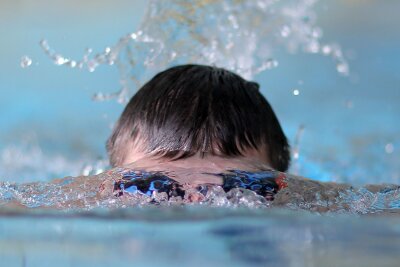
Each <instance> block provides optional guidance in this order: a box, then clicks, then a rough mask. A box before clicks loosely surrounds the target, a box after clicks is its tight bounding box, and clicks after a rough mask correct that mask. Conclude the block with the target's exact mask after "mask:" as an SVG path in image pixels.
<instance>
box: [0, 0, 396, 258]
mask: <svg viewBox="0 0 400 267" xmlns="http://www.w3.org/2000/svg"><path fill="white" fill-rule="evenodd" d="M399 8H400V3H399V2H398V1H385V3H383V2H379V1H347V0H340V1H335V3H327V2H326V1H317V0H301V1H294V0H293V1H292V0H282V1H272V0H271V1H270V0H260V1H231V0H219V1H205V0H204V1H202V0H197V1H195V0H191V1H180V0H171V1H160V0H152V1H134V3H133V2H132V1H127V0H126V1H125V0H121V1H118V3H116V2H115V1H109V0H97V1H94V0H93V1H92V0H89V1H85V2H84V3H82V2H78V1H76V0H70V1H61V2H58V3H56V4H55V3H53V2H52V1H48V0H44V1H41V2H38V3H31V2H30V1H18V2H2V3H1V4H0V15H1V16H0V18H1V20H2V23H0V25H1V26H0V34H1V36H2V44H1V49H0V55H1V58H2V60H1V62H0V93H1V97H0V122H1V123H0V247H1V248H0V260H1V262H2V263H1V264H5V266H64V265H65V266H109V265H111V264H116V265H117V266H125V265H132V264H136V265H138V266H142V265H144V264H146V265H151V266H172V265H173V266H176V265H182V266H185V265H186V266H200V265H205V264H207V265H212V266H398V261H399V260H400V258H399V256H398V251H399V249H400V238H399V232H400V228H399V225H400V224H399V222H400V217H399V216H398V215H399V211H400V201H399V199H400V193H399V192H400V190H399V188H398V186H397V185H399V184H400V141H399V136H400V135H399V134H400V126H399V123H398V118H399V115H400V105H398V102H399V100H400V88H399V85H400V73H399V72H398V71H397V70H398V69H399V68H400V54H399V53H398V47H399V46H400V34H399V30H398V26H397V25H399V23H400V17H399V16H397V13H396V12H397V10H399ZM9 25H11V26H9ZM187 62H194V63H203V64H215V65H218V66H222V67H226V68H228V69H231V70H234V71H236V72H238V73H240V74H241V75H243V76H245V77H246V78H249V79H253V80H255V81H257V82H258V83H260V85H261V91H262V93H263V94H264V95H265V96H266V97H267V99H268V100H269V102H270V103H271V105H272V106H273V108H274V110H275V111H276V113H277V116H278V118H279V119H280V121H281V124H282V126H283V128H284V131H285V133H286V134H287V136H288V138H289V140H290V143H291V146H292V158H293V161H292V166H291V169H290V170H289V173H292V174H295V175H300V176H303V177H308V178H311V179H313V180H314V181H311V180H303V179H302V178H293V179H292V178H291V177H292V176H290V175H289V180H290V184H291V185H292V187H290V188H289V189H284V190H282V191H281V192H280V193H278V194H277V195H276V198H275V200H274V201H275V202H270V201H265V199H263V198H260V197H259V196H258V195H256V194H252V191H246V190H242V191H241V190H236V191H234V192H223V191H221V190H220V189H218V188H217V187H216V188H215V190H214V191H212V190H211V193H213V194H209V195H207V196H206V201H204V203H201V204H193V203H189V204H188V203H181V202H178V203H172V204H171V203H170V202H168V201H165V200H160V199H161V198H158V200H159V201H158V202H157V203H154V201H153V200H152V197H154V196H141V197H139V198H127V199H122V198H113V197H108V198H104V199H101V201H97V202H96V201H93V200H96V197H97V196H96V194H97V191H98V188H99V187H98V184H96V183H91V181H99V179H98V178H99V177H100V178H101V177H103V176H104V174H100V175H99V176H93V175H95V174H99V173H102V172H103V171H105V170H106V169H108V168H109V166H108V161H107V157H106V153H105V147H104V143H105V140H106V139H107V137H108V135H109V134H110V132H111V129H112V126H113V123H114V122H115V121H116V119H117V118H118V116H119V114H120V112H121V111H122V109H123V106H124V103H126V100H127V99H128V98H129V97H130V96H131V95H132V94H133V93H134V92H135V90H137V88H138V87H140V85H141V84H142V83H143V82H144V81H146V80H147V79H148V78H149V77H151V76H152V75H154V74H155V73H156V72H158V71H160V70H162V69H164V68H166V67H167V66H171V65H174V64H180V63H187ZM78 175H84V176H80V177H78V178H76V179H74V178H65V179H61V180H57V182H53V183H52V182H51V181H52V180H53V179H54V178H62V177H65V176H78ZM86 175H91V176H86ZM74 181H75V182H77V184H79V188H76V187H69V185H70V184H74V183H73V182H74ZM319 182H332V183H327V184H321V183H319ZM337 183H347V184H346V185H342V184H337ZM366 184H375V185H372V186H367V185H366ZM71 188H72V189H74V190H71ZM75 189H76V190H75ZM285 190H286V191H285ZM287 192H289V193H290V194H288V195H289V197H286V195H285V194H286V193H287ZM135 201H137V202H135ZM71 203H72V204H71ZM75 204H76V205H75ZM27 207H28V208H27ZM1 264H0V265H1Z"/></svg>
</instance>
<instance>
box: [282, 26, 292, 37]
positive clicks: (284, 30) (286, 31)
mask: <svg viewBox="0 0 400 267" xmlns="http://www.w3.org/2000/svg"><path fill="white" fill-rule="evenodd" d="M291 32H292V30H291V29H290V28H289V26H287V25H285V26H283V28H282V30H281V35H282V37H285V38H286V37H288V36H289V35H290V33H291Z"/></svg>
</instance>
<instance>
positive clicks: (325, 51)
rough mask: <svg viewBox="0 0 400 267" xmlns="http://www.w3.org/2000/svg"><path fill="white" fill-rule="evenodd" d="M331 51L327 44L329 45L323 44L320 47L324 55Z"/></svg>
mask: <svg viewBox="0 0 400 267" xmlns="http://www.w3.org/2000/svg"><path fill="white" fill-rule="evenodd" d="M331 52H332V48H331V47H330V46H329V45H324V46H323V47H322V53H323V54H324V55H326V56H327V55H329V54H330V53H331Z"/></svg>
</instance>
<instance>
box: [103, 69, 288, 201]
mask: <svg viewBox="0 0 400 267" xmlns="http://www.w3.org/2000/svg"><path fill="white" fill-rule="evenodd" d="M107 151H108V155H109V159H110V163H111V165H112V167H114V168H116V169H115V170H119V171H118V172H119V173H120V174H121V180H119V181H114V189H113V190H114V193H115V194H116V195H122V194H123V192H125V193H126V192H129V188H130V189H131V190H132V188H134V191H135V190H139V189H138V188H139V187H140V188H142V189H141V190H139V191H140V192H142V193H146V194H151V192H153V191H154V190H155V191H159V190H167V189H168V190H170V191H168V192H170V194H178V195H179V192H183V191H184V190H183V189H179V187H178V186H177V184H179V185H183V186H187V187H189V188H190V187H193V186H196V187H198V186H201V185H207V184H220V185H223V187H224V188H225V187H226V190H228V187H229V188H231V187H244V188H248V189H254V190H255V188H251V184H252V182H251V180H252V179H253V180H252V181H259V180H260V179H263V175H262V174H263V173H264V176H265V177H270V178H274V179H275V178H277V177H280V174H279V173H280V172H285V171H287V169H288V167H289V163H290V151H289V145H288V141H287V138H286V136H285V134H284V132H283V130H282V128H281V126H280V124H279V121H278V119H277V117H276V115H275V113H274V111H273V109H272V108H271V106H270V104H269V103H268V101H267V100H266V99H265V97H264V96H263V95H262V94H261V93H260V90H259V85H258V84H257V83H255V82H252V81H247V80H245V79H243V78H242V77H240V76H239V75H237V74H235V73H233V72H230V71H228V70H225V69H222V68H217V67H212V66H203V65H181V66H176V67H172V68H170V69H167V70H165V71H163V72H160V73H158V74H157V75H156V76H154V77H153V78H152V79H151V80H150V81H148V82H147V83H146V84H145V85H144V86H143V87H142V88H141V89H140V90H139V91H138V92H137V93H136V94H135V95H134V96H133V97H132V99H131V100H130V101H129V103H128V105H127V106H126V107H125V110H124V111H123V113H122V115H121V117H120V118H119V120H118V122H117V123H116V125H115V128H114V130H113V133H112V135H111V137H110V138H109V140H108V142H107ZM254 172H256V173H254ZM251 173H254V175H251ZM272 174H273V175H272ZM271 175H272V176H273V177H272V176H271ZM238 177H239V178H240V177H241V178H240V179H239V180H241V181H243V180H244V179H242V178H246V179H247V182H245V183H243V182H240V183H239V182H238V180H237V179H236V178H238ZM257 177H258V178H257ZM265 177H264V178H265ZM138 179H139V180H138ZM140 179H145V180H140ZM169 179H173V181H171V180H169ZM235 179H236V180H235ZM249 179H250V180H249ZM139 181H141V183H139ZM144 181H147V183H145V184H147V187H146V188H145V189H144V187H143V182H144ZM151 181H157V182H156V183H155V184H154V183H151ZM235 181H236V182H235ZM271 181H272V180H271ZM175 182H177V183H175ZM139 184H141V186H140V185H139ZM245 184H247V187H246V185H245ZM255 184H258V185H257V189H258V190H259V191H260V190H261V191H263V190H264V191H265V192H266V191H268V192H269V193H268V194H267V193H265V194H266V195H267V196H269V197H271V194H273V193H274V192H276V191H277V190H279V181H278V182H276V181H275V180H274V181H273V182H271V183H270V184H268V183H267V184H266V185H265V187H264V188H260V186H259V183H258V182H257V183H255ZM155 185H158V186H159V187H158V188H157V186H155ZM228 185H229V186H228ZM261 187H262V186H261ZM163 188H164V189H163ZM172 188H174V190H175V191H174V192H172V191H171V190H172ZM261 191H260V192H261ZM264 191H263V192H264Z"/></svg>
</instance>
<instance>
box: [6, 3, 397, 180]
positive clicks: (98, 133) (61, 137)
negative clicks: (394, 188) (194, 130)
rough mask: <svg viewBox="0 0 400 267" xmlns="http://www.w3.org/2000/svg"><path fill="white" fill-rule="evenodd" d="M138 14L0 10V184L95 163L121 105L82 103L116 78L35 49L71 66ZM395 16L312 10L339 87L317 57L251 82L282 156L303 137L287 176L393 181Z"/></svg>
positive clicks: (372, 8) (286, 61)
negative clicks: (278, 133)
mask: <svg viewBox="0 0 400 267" xmlns="http://www.w3.org/2000/svg"><path fill="white" fill-rule="evenodd" d="M145 8H146V1H144V0H142V1H127V0H119V1H111V0H96V1H94V0H87V1H84V2H82V1H79V2H78V1H75V0H69V1H50V0H39V1H29V0H19V1H11V0H6V1H2V2H1V3H0V20H1V23H0V36H1V43H0V48H1V49H0V58H1V61H0V180H8V181H19V182H20V181H34V180H49V179H50V178H54V177H56V176H57V177H60V176H66V175H77V174H79V173H80V172H82V170H83V169H84V168H85V166H86V167H87V166H88V165H90V164H92V165H93V164H94V162H96V160H97V159H105V158H106V155H105V147H104V143H105V140H106V139H107V137H108V135H109V134H110V132H111V127H112V123H113V122H115V120H116V119H117V117H118V115H119V114H120V112H121V111H122V109H123V106H121V105H120V104H118V103H116V101H108V102H94V101H92V100H91V98H92V95H93V94H94V93H96V92H98V91H102V92H114V91H116V90H118V89H119V86H120V85H119V73H118V71H117V68H115V67H112V66H101V67H99V68H98V69H97V70H96V71H95V72H93V73H90V72H88V71H86V70H77V69H69V68H66V67H63V66H55V65H54V64H53V63H52V62H51V61H50V60H49V59H48V57H47V56H46V55H45V54H44V52H43V51H42V50H41V48H40V47H39V42H40V40H42V39H43V38H45V39H47V40H48V41H49V44H50V45H51V46H52V47H54V48H56V49H57V50H58V51H60V52H61V53H63V54H66V55H69V56H71V57H76V58H80V57H81V56H82V54H83V53H84V51H85V49H86V48H89V47H90V48H92V49H93V50H94V51H102V50H104V48H105V47H107V46H110V45H113V44H115V43H116V42H117V41H118V40H119V38H120V37H121V36H123V35H125V34H127V33H130V32H132V31H134V30H136V29H137V27H138V25H139V23H140V21H141V19H142V16H143V14H144V11H145ZM399 10H400V1H396V0H387V1H377V0H375V1H372V0H370V1H367V0H364V1H361V0H357V1H356V0H352V1H350V0H338V1H320V2H319V3H318V4H317V5H316V12H317V16H318V20H317V24H318V25H319V26H320V27H321V28H322V29H323V32H324V37H323V40H325V41H327V42H331V41H334V42H337V43H339V44H340V45H341V47H342V48H343V51H344V52H345V55H346V57H347V59H348V60H349V63H350V76H349V77H343V76H340V75H339V74H338V73H337V72H336V70H335V65H334V64H333V63H332V61H331V59H329V58H328V57H323V56H320V55H310V54H301V53H299V54H294V55H290V54H288V53H283V52H282V53H280V54H277V55H276V56H275V57H276V58H277V59H278V60H279V63H280V64H279V67H278V68H276V69H272V70H269V71H265V72H263V73H261V74H259V75H258V76H257V77H256V78H255V80H256V81H257V82H259V83H260V84H261V88H262V92H263V93H264V94H265V96H266V97H267V98H268V100H269V101H270V103H271V104H272V106H273V107H274V109H275V111H276V112H277V115H278V117H279V118H280V121H281V123H282V126H283V128H284V130H285V132H286V134H287V136H288V138H289V139H290V141H291V143H292V145H293V144H294V143H295V136H296V132H297V131H298V129H299V126H300V125H304V127H305V128H304V132H303V134H302V137H301V139H300V145H299V149H300V150H299V151H300V154H299V155H300V156H299V158H298V159H295V160H294V161H293V164H292V169H291V172H293V173H297V174H300V175H303V176H307V177H310V178H314V179H318V180H331V181H340V182H352V183H366V182H369V183H378V182H390V183H399V182H400V140H399V134H400V126H399V125H400V123H399V122H400V120H399V115H400V105H399V100H400V73H399V70H400V53H399V52H400V51H399V49H400V30H399V28H398V25H400V16H398V14H397V13H398V11H399ZM24 55H27V56H29V57H30V58H32V60H33V63H32V65H31V66H30V67H28V68H21V66H20V60H21V57H22V56H24ZM295 89H297V90H299V92H300V93H299V95H294V94H293V90H295Z"/></svg>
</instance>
